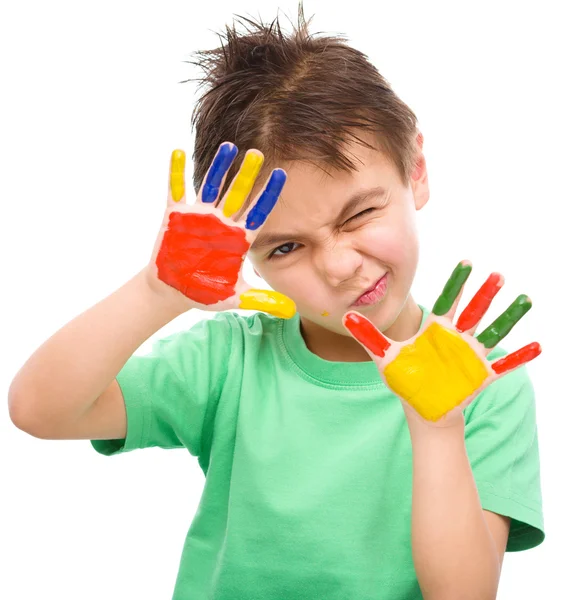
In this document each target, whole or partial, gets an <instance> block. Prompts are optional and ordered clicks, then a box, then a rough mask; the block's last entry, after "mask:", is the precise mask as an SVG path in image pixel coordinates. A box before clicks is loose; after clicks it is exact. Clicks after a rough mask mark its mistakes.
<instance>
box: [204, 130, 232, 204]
mask: <svg viewBox="0 0 575 600" xmlns="http://www.w3.org/2000/svg"><path fill="white" fill-rule="evenodd" d="M237 153H238V148H237V146H235V145H234V144H232V143H231V142H228V143H224V144H222V145H221V146H220V147H219V148H218V151H217V153H216V156H215V158H214V160H213V161H212V164H211V165H210V168H209V170H208V175H207V177H206V181H205V183H204V187H203V189H202V202H215V201H216V199H217V197H218V194H219V192H220V186H221V185H222V179H223V178H224V175H225V174H226V173H227V172H228V169H229V168H230V166H231V164H232V162H233V160H234V158H235V157H236V155H237Z"/></svg>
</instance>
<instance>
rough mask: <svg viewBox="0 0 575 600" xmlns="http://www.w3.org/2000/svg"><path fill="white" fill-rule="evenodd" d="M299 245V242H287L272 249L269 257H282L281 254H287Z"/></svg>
mask: <svg viewBox="0 0 575 600" xmlns="http://www.w3.org/2000/svg"><path fill="white" fill-rule="evenodd" d="M297 245H299V244H298V243H297V242H287V243H286V244H282V245H281V246H278V247H277V248H276V249H275V250H272V251H271V252H270V254H269V255H268V258H280V257H281V256H286V254H290V253H291V252H292V251H293V250H294V246H297Z"/></svg>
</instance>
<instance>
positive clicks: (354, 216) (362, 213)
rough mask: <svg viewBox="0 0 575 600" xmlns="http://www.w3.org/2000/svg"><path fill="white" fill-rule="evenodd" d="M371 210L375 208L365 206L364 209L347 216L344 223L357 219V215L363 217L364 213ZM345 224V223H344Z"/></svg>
mask: <svg viewBox="0 0 575 600" xmlns="http://www.w3.org/2000/svg"><path fill="white" fill-rule="evenodd" d="M372 210H375V208H373V207H372V208H366V209H365V210H362V211H361V212H358V213H357V214H356V215H353V217H351V218H349V219H348V220H347V221H346V223H349V222H350V221H353V220H354V219H358V218H359V217H363V216H364V215H366V214H368V213H370V212H371V211H372ZM344 224H345V223H344Z"/></svg>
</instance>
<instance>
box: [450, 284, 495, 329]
mask: <svg viewBox="0 0 575 600" xmlns="http://www.w3.org/2000/svg"><path fill="white" fill-rule="evenodd" d="M503 282H504V280H503V277H502V276H501V274H500V273H491V275H490V276H489V277H488V278H487V281H486V282H485V283H484V284H483V285H482V286H481V287H480V288H479V290H478V292H477V293H476V294H475V296H473V298H472V299H471V301H470V302H469V304H468V305H467V306H466V307H465V310H464V311H463V312H462V313H461V315H459V319H458V320H457V324H456V325H455V328H456V329H457V331H459V333H463V332H464V331H469V330H470V329H472V328H473V327H475V326H476V325H477V323H479V321H481V319H482V318H483V315H484V314H485V313H486V312H487V309H488V308H489V307H490V306H491V302H493V298H495V295H496V294H497V292H498V291H499V290H500V289H501V287H502V286H503Z"/></svg>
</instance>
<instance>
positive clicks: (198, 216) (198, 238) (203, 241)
mask: <svg viewBox="0 0 575 600" xmlns="http://www.w3.org/2000/svg"><path fill="white" fill-rule="evenodd" d="M237 153H238V149H237V147H236V146H234V144H231V143H229V142H225V143H223V144H221V145H220V147H219V148H218V151H217V153H216V155H215V157H214V159H213V161H212V164H211V165H210V168H209V169H208V172H207V173H206V175H205V177H204V181H203V183H202V186H201V188H200V190H199V193H198V196H197V198H196V201H195V203H194V204H186V189H185V161H186V155H185V153H184V152H183V151H182V150H174V151H173V152H172V157H171V163H170V178H169V185H168V206H167V208H166V212H165V213H164V220H163V223H162V227H161V229H160V232H159V234H158V237H157V239H156V243H155V246H154V250H153V253H152V258H151V260H150V263H149V265H148V269H147V273H146V276H147V280H148V282H149V284H150V286H151V287H152V289H154V290H155V291H157V292H159V293H161V294H162V295H165V297H166V299H167V300H169V301H170V302H174V303H176V305H177V306H178V307H181V308H182V311H183V312H185V311H186V310H189V309H191V308H200V309H202V310H212V311H221V310H228V309H235V308H244V309H254V310H261V311H264V312H268V313H270V314H272V315H276V316H279V317H283V318H290V317H292V316H293V315H294V314H295V311H296V307H295V304H294V302H293V301H292V300H291V299H290V298H288V297H287V296H284V295H283V294H279V293H278V292H273V291H269V290H256V289H252V288H251V287H250V286H249V285H248V284H247V283H246V282H245V281H244V279H243V277H242V274H241V268H242V265H243V262H244V259H245V256H246V254H247V251H248V249H249V247H250V246H251V244H252V243H253V241H254V240H255V237H256V235H257V229H259V228H260V227H261V226H262V225H263V223H264V222H265V220H266V218H267V216H268V215H269V213H270V212H271V210H272V209H273V207H274V206H275V203H276V201H277V199H278V197H279V195H280V192H281V190H282V188H283V186H284V184H285V181H286V178H287V176H286V173H285V171H283V170H282V169H275V170H274V171H272V173H271V175H270V176H269V178H268V180H267V182H266V185H265V186H264V187H263V189H262V191H261V192H260V194H259V195H258V196H257V197H256V198H255V199H254V201H253V202H252V203H251V207H250V206H248V207H246V209H245V210H243V208H244V203H245V201H246V199H247V198H248V196H249V194H250V192H251V191H252V188H253V186H254V183H255V180H256V178H257V176H258V173H259V171H260V169H261V167H262V164H263V160H264V157H263V154H262V153H261V152H259V151H258V150H253V149H252V150H248V151H247V152H246V155H245V157H244V160H243V162H242V165H241V167H240V169H239V171H238V173H237V175H236V177H235V178H234V180H233V181H232V182H231V184H230V186H229V188H228V189H227V191H226V193H225V195H223V197H221V192H222V189H223V187H224V184H225V179H226V175H227V173H228V170H229V169H230V167H231V164H232V162H233V160H234V159H235V157H236V155H237ZM240 213H241V214H245V215H246V216H245V218H244V217H242V216H240Z"/></svg>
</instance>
